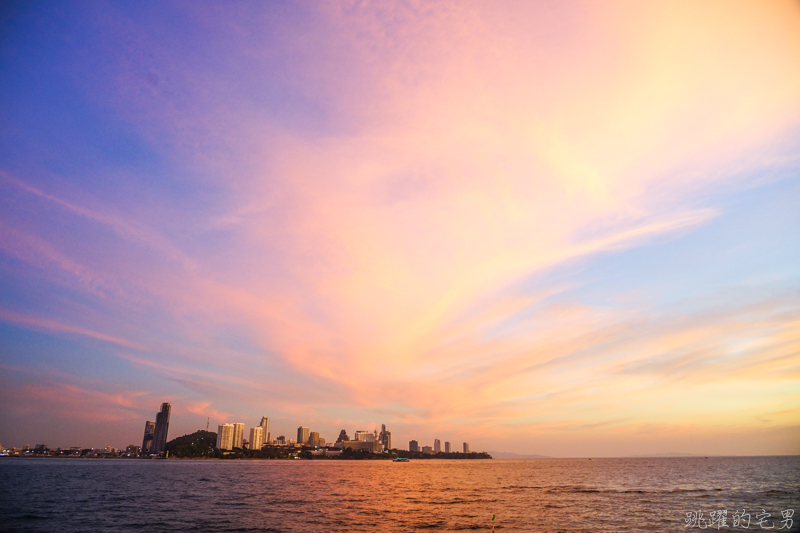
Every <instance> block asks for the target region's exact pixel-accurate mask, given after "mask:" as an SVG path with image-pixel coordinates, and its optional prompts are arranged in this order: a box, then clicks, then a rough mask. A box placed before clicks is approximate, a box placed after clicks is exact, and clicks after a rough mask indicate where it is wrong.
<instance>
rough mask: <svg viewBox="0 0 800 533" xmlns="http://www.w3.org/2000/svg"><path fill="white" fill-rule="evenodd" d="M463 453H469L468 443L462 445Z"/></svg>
mask: <svg viewBox="0 0 800 533" xmlns="http://www.w3.org/2000/svg"><path fill="white" fill-rule="evenodd" d="M464 453H469V442H465V443H464Z"/></svg>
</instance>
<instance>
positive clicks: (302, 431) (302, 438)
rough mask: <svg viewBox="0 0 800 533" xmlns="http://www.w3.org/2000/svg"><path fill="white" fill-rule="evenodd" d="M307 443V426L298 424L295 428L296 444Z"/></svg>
mask: <svg viewBox="0 0 800 533" xmlns="http://www.w3.org/2000/svg"><path fill="white" fill-rule="evenodd" d="M307 443H308V428H307V427H305V426H300V427H299V428H297V444H298V445H300V446H302V445H304V444H307Z"/></svg>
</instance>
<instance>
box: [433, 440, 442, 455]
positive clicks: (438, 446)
mask: <svg viewBox="0 0 800 533" xmlns="http://www.w3.org/2000/svg"><path fill="white" fill-rule="evenodd" d="M441 451H442V441H440V440H439V439H433V453H439V452H441Z"/></svg>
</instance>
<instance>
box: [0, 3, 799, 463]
mask: <svg viewBox="0 0 800 533" xmlns="http://www.w3.org/2000/svg"><path fill="white" fill-rule="evenodd" d="M2 15H3V16H2V17H0V25H1V26H0V29H1V30H2V31H0V71H2V72H3V75H2V76H0V117H2V124H3V128H0V145H2V146H3V147H4V149H3V150H2V151H0V442H2V443H3V444H4V445H9V446H19V445H22V444H24V443H29V444H31V445H34V444H35V443H36V441H37V440H44V441H46V442H47V443H48V444H49V445H51V446H72V445H75V444H80V445H82V446H87V447H97V448H101V447H104V446H108V445H112V446H116V447H124V446H127V445H129V444H132V443H135V444H137V445H138V444H139V443H142V444H144V441H145V439H144V437H143V435H144V433H143V430H144V429H145V428H144V427H143V425H142V422H144V421H152V422H153V424H154V426H153V428H152V429H153V437H152V439H151V442H152V443H154V444H155V443H156V442H157V440H156V438H157V437H158V439H159V440H158V442H161V440H160V439H161V435H162V433H161V432H159V426H158V421H157V420H154V419H153V414H154V409H153V408H154V407H155V406H158V405H160V404H161V402H162V401H163V400H164V399H168V400H169V404H170V406H171V411H170V413H169V414H168V415H162V418H165V417H167V418H169V420H170V421H169V434H170V435H183V434H188V433H192V432H194V431H196V430H197V429H199V428H205V427H209V428H217V427H218V426H219V424H223V423H227V422H229V421H240V422H241V421H246V423H247V424H248V425H249V424H250V423H255V422H257V421H259V420H261V419H262V417H265V413H268V414H269V417H268V418H269V420H268V421H264V423H265V426H262V427H263V428H264V429H263V430H262V438H267V435H264V433H271V434H272V435H273V438H274V436H278V435H283V436H285V437H286V439H292V438H294V437H295V436H296V434H297V427H298V426H299V425H301V424H302V425H303V427H308V428H311V430H313V431H315V432H317V433H318V434H319V435H320V438H332V437H334V436H336V435H337V434H338V432H339V431H340V430H341V428H351V429H352V430H353V431H362V430H365V431H370V432H371V431H375V430H377V431H378V432H379V433H380V432H381V426H380V423H385V425H386V426H387V427H389V428H391V440H392V441H393V443H394V444H395V445H398V444H400V443H402V445H405V443H407V442H409V441H410V440H412V439H413V440H416V441H418V443H419V445H420V446H430V447H432V446H434V445H435V442H434V439H441V440H443V441H444V440H445V439H446V441H445V444H444V446H445V447H446V446H447V442H449V443H451V446H452V449H453V450H454V451H458V450H461V449H463V443H464V442H468V443H469V444H470V446H471V448H472V449H478V450H501V451H505V452H509V453H517V454H541V455H547V456H554V457H586V456H589V457H591V456H594V457H601V456H605V457H610V456H631V455H640V454H658V453H688V454H700V455H778V454H800V396H798V395H797V390H800V374H798V367H799V366H800V328H798V323H800V270H799V269H798V265H800V240H798V238H797V235H798V234H800V210H799V209H798V208H797V206H798V205H800V97H798V95H800V69H798V68H797V65H798V64H800V5H798V3H797V2H793V1H790V0H775V1H770V2H755V1H752V2H750V1H741V2H739V1H734V2H726V1H720V0H709V1H707V2H683V1H675V2H634V1H626V0H621V1H620V2H611V1H609V2H602V1H601V2H589V1H577V2H555V3H554V2H537V1H533V2H528V1H517V0H511V1H509V2H507V3H503V4H502V5H499V6H498V5H496V4H494V3H491V2H478V1H470V0H464V1H459V2H433V3H428V2H416V3H415V2H376V3H361V2H355V3H352V2H330V3H327V2H326V3H323V2H309V3H303V2H292V1H288V2H278V3H272V2H267V3H237V4H232V3H222V2H215V1H208V2H205V1H204V2H198V3H188V4H181V3H143V4H140V3H126V2H119V1H114V0H112V1H109V2H101V3H93V2H86V3H83V2H78V3H70V4H68V5H60V4H56V5H51V4H50V3H39V2H12V3H10V4H8V6H6V7H4V9H3V12H2ZM162 427H163V426H162ZM248 427H249V426H248ZM148 431H149V429H148ZM157 433H158V435H156V434H157ZM351 435H352V433H351ZM248 437H249V432H248V433H247V434H244V429H242V430H241V432H240V431H238V430H237V429H236V428H233V433H232V435H231V439H234V438H235V439H236V440H237V442H238V441H242V440H244V439H245V438H248ZM385 437H386V435H384V438H385ZM440 444H441V443H440ZM159 446H160V444H159Z"/></svg>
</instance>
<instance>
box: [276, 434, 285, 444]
mask: <svg viewBox="0 0 800 533" xmlns="http://www.w3.org/2000/svg"><path fill="white" fill-rule="evenodd" d="M275 444H277V445H278V446H286V436H284V435H279V436H278V438H277V439H275Z"/></svg>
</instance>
